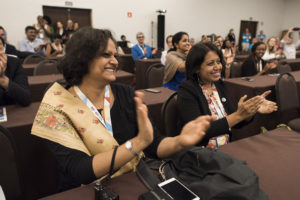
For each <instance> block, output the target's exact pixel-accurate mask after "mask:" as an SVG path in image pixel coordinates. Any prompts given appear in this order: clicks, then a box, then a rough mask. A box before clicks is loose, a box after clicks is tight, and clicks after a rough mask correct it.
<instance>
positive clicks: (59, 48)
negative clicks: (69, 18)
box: [46, 34, 65, 58]
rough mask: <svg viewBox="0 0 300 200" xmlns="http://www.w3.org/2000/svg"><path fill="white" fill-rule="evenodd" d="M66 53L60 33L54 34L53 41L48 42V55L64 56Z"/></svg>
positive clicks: (49, 56)
mask: <svg viewBox="0 0 300 200" xmlns="http://www.w3.org/2000/svg"><path fill="white" fill-rule="evenodd" d="M64 55H65V51H64V46H63V45H62V39H61V36H60V35H59V34H54V35H53V42H52V43H50V44H47V47H46V57H47V58H53V57H62V56H64Z"/></svg>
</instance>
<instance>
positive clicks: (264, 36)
mask: <svg viewBox="0 0 300 200" xmlns="http://www.w3.org/2000/svg"><path fill="white" fill-rule="evenodd" d="M257 38H258V39H259V40H260V41H263V39H265V38H266V34H262V35H261V34H259V35H257Z"/></svg>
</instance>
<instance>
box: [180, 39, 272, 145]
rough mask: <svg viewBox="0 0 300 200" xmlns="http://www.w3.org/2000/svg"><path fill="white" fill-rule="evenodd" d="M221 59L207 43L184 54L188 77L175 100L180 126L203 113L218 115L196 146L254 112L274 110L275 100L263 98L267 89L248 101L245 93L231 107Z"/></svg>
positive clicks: (216, 50)
mask: <svg viewBox="0 0 300 200" xmlns="http://www.w3.org/2000/svg"><path fill="white" fill-rule="evenodd" d="M222 61H223V56H222V53H221V52H220V51H219V50H218V49H217V47H216V46H214V45H213V44H209V43H204V44H201V43H198V44H196V45H194V46H193V47H192V49H191V50H190V53H189V54H188V56H187V60H186V79H187V80H185V81H184V82H183V83H182V84H181V85H180V87H179V90H178V99H177V106H178V110H179V116H180V121H181V125H182V126H183V125H185V124H186V123H188V122H189V121H191V120H194V119H195V118H197V117H199V116H202V115H214V116H216V118H217V120H215V121H213V122H211V126H210V128H209V129H208V130H207V132H206V135H205V136H204V138H203V140H201V141H200V143H199V145H206V144H207V143H208V141H209V139H210V138H211V137H215V136H219V135H222V134H231V132H230V128H231V127H233V126H236V125H239V126H240V125H242V124H241V122H243V121H244V120H249V119H251V118H252V116H253V115H254V114H255V113H256V112H259V113H271V112H273V111H275V110H276V109H277V106H276V103H274V102H271V101H268V100H266V99H265V97H266V96H267V95H268V94H269V93H270V91H267V92H265V93H264V94H262V95H261V96H256V97H253V98H251V99H248V100H246V98H247V95H244V96H243V97H241V99H240V100H239V102H238V105H237V109H235V108H234V107H232V105H231V104H230V100H229V99H228V97H227V95H226V88H225V85H224V83H223V81H222V80H221V79H220V78H221V70H222V67H223V66H224V63H223V62H222ZM243 123H245V122H243Z"/></svg>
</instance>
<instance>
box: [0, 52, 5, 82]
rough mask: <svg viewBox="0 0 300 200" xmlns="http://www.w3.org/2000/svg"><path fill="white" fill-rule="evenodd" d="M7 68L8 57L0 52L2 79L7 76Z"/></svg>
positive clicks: (0, 75) (0, 73)
mask: <svg viewBox="0 0 300 200" xmlns="http://www.w3.org/2000/svg"><path fill="white" fill-rule="evenodd" d="M6 67H7V55H6V54H5V53H4V51H1V52H0V78H1V77H3V76H5V71H6Z"/></svg>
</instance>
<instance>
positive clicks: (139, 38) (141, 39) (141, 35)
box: [136, 34, 145, 45]
mask: <svg viewBox="0 0 300 200" xmlns="http://www.w3.org/2000/svg"><path fill="white" fill-rule="evenodd" d="M136 39H137V41H138V43H139V44H140V45H144V42H145V36H144V34H138V35H137V36H136Z"/></svg>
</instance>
